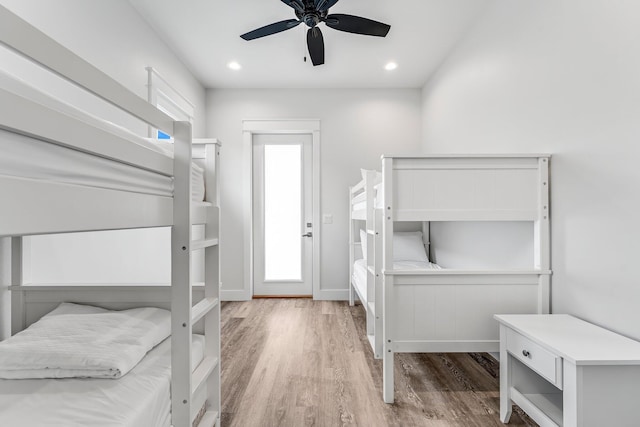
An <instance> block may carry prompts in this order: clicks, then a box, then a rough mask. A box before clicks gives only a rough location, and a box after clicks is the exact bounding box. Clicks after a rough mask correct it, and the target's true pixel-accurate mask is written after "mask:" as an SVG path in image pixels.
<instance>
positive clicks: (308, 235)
mask: <svg viewBox="0 0 640 427" xmlns="http://www.w3.org/2000/svg"><path fill="white" fill-rule="evenodd" d="M302 237H313V234H312V233H311V232H310V231H309V232H308V233H305V234H303V235H302Z"/></svg>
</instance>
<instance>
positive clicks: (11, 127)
mask: <svg viewBox="0 0 640 427" xmlns="http://www.w3.org/2000/svg"><path fill="white" fill-rule="evenodd" d="M0 43H2V44H3V45H4V46H6V47H8V48H9V49H10V50H12V51H14V52H16V53H18V54H19V55H21V56H23V57H25V58H27V59H28V60H30V61H32V62H33V63H36V64H38V65H40V66H41V67H42V68H44V69H46V70H48V71H50V72H51V73H53V74H55V75H58V76H60V77H62V78H64V79H65V80H67V81H69V82H71V83H73V84H75V85H76V86H78V87H80V88H82V89H84V90H86V91H87V92H89V93H91V94H93V95H95V96H96V98H98V99H101V100H104V101H106V102H107V103H109V104H112V105H114V106H116V107H117V108H118V109H120V110H122V111H124V112H125V113H127V114H129V115H130V116H132V117H134V118H135V119H137V120H138V121H139V122H140V123H144V124H147V125H149V126H151V127H153V128H155V129H158V130H161V131H162V132H164V133H166V134H169V135H172V136H173V137H174V140H175V141H176V142H184V141H187V142H189V144H186V145H188V148H185V149H184V150H182V151H183V152H178V153H176V155H175V156H174V146H176V147H177V146H178V145H179V144H168V143H164V144H161V143H160V142H159V141H157V140H150V139H147V138H144V137H141V136H139V135H136V134H134V133H133V132H131V131H130V130H128V129H126V128H124V127H121V126H118V125H116V124H114V123H112V122H110V121H108V120H105V119H104V118H101V117H97V116H95V115H93V114H90V113H88V112H86V111H83V110H81V109H79V108H76V107H74V106H72V105H70V104H67V103H65V102H63V101H61V100H59V99H56V98H54V97H52V96H50V95H49V94H47V93H45V92H43V91H40V90H39V89H36V88H35V87H33V86H31V85H30V84H28V83H27V82H25V81H23V80H21V79H20V78H17V77H15V76H12V75H10V74H8V73H6V72H4V71H3V70H0V150H1V151H2V153H3V156H2V159H0V198H2V200H3V201H4V203H3V207H2V221H0V236H21V235H33V234H50V233H62V232H75V231H95V230H108V229H124V228H140V227H161V226H170V225H172V224H173V223H174V218H173V207H174V206H173V204H174V197H176V196H177V197H183V196H182V195H180V196H178V195H177V194H176V192H175V191H174V185H175V184H176V183H177V182H178V181H179V180H181V181H183V182H189V191H188V193H190V195H187V196H184V199H185V202H186V201H188V200H192V201H193V204H192V208H191V217H192V220H193V223H204V222H206V220H207V216H208V210H209V208H210V207H212V206H214V205H215V204H216V202H215V201H216V200H217V190H216V189H215V184H216V178H215V176H216V170H217V167H216V157H217V151H218V150H217V141H215V140H205V141H200V144H197V145H196V146H194V147H192V146H191V142H192V131H191V124H190V123H189V122H180V121H175V120H174V119H173V118H172V117H170V116H169V115H167V114H165V113H164V112H163V111H161V110H159V109H157V108H156V107H154V106H153V105H151V104H150V103H148V102H146V101H145V100H144V99H142V98H141V97H139V96H137V95H136V94H134V93H133V92H131V91H129V90H128V89H127V88H125V87H124V86H123V85H122V84H120V83H119V82H117V81H115V80H114V79H112V78H111V77H109V76H108V75H107V74H105V73H104V72H102V71H100V70H99V69H97V68H96V67H94V66H93V65H91V64H90V63H88V62H86V61H85V60H84V59H82V58H80V57H79V56H77V55H76V54H74V53H73V52H71V51H70V50H68V49H67V48H65V47H64V46H62V45H61V44H59V43H57V42H56V41H54V40H52V39H51V38H49V37H48V36H47V35H45V34H44V33H42V32H41V31H39V30H38V29H36V28H35V27H33V26H32V25H31V24H29V23H27V22H26V21H24V20H23V19H21V18H20V17H18V16H16V15H15V14H13V13H12V12H10V11H9V10H8V9H6V8H5V7H3V6H0ZM178 151H180V150H178ZM192 155H193V158H198V157H199V158H201V159H202V160H203V162H200V163H201V164H203V163H204V166H205V167H204V170H203V169H201V168H199V167H198V166H195V165H193V166H190V167H189V168H187V167H185V168H184V171H181V170H179V169H182V168H180V167H178V166H176V165H190V164H191V161H192ZM181 174H182V175H185V176H181ZM187 174H189V175H191V176H189V175H187ZM205 183H206V185H205ZM205 186H206V187H207V189H206V190H205ZM181 188H186V187H185V186H182V187H181Z"/></svg>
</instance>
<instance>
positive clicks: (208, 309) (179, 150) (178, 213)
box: [171, 122, 220, 427]
mask: <svg viewBox="0 0 640 427" xmlns="http://www.w3.org/2000/svg"><path fill="white" fill-rule="evenodd" d="M174 138H175V147H174V150H175V152H174V176H175V182H174V208H173V209H174V222H173V223H174V225H173V228H172V233H171V240H172V242H171V245H172V260H171V262H172V272H171V275H172V277H171V279H172V290H171V292H172V302H171V329H172V335H171V337H172V338H171V340H172V342H171V369H172V376H171V418H172V424H173V426H174V427H190V426H191V425H192V423H193V422H194V420H195V419H196V417H197V416H198V415H200V416H201V418H200V420H199V423H198V425H199V426H203V427H212V426H214V425H215V426H219V420H220V303H219V290H220V270H219V245H218V243H219V240H218V237H219V219H220V209H219V203H218V190H217V188H216V185H217V179H215V180H207V183H206V184H207V185H210V186H207V188H206V191H207V197H206V202H207V206H208V207H207V220H206V224H205V236H204V238H203V239H200V240H192V221H191V218H192V205H191V204H192V202H191V161H192V138H191V125H190V124H189V123H188V122H176V123H175V125H174ZM205 147H206V148H205V149H206V155H205V156H206V158H207V163H211V162H210V161H209V159H214V162H213V164H214V168H215V174H216V175H217V156H218V146H217V145H213V144H211V145H206V146H205ZM197 250H204V259H205V262H204V263H205V273H204V293H205V295H204V299H202V300H201V301H200V302H198V303H197V304H196V305H195V306H193V305H192V277H191V259H192V252H193V251H197ZM198 322H202V323H204V334H205V349H204V358H203V360H202V362H200V364H199V365H198V366H197V367H196V368H195V370H193V371H192V367H191V356H192V354H191V352H192V351H191V344H192V343H191V336H192V335H191V334H192V332H193V327H194V325H195V324H196V323H198ZM205 399H206V403H204V404H205V408H204V413H202V412H201V411H200V409H201V407H202V404H203V400H205Z"/></svg>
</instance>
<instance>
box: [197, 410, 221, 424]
mask: <svg viewBox="0 0 640 427" xmlns="http://www.w3.org/2000/svg"><path fill="white" fill-rule="evenodd" d="M217 421H218V411H207V412H205V413H204V415H203V416H202V419H201V420H200V422H199V423H198V427H213V426H215V425H216V422H217Z"/></svg>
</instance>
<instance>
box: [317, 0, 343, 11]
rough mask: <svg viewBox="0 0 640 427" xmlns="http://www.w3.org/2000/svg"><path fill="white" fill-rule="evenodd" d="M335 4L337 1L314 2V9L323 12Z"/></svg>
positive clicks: (321, 0) (319, 0)
mask: <svg viewBox="0 0 640 427" xmlns="http://www.w3.org/2000/svg"><path fill="white" fill-rule="evenodd" d="M336 3H338V0H315V8H316V10H317V11H319V12H324V11H325V10H329V8H331V7H332V6H333V5H334V4H336Z"/></svg>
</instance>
